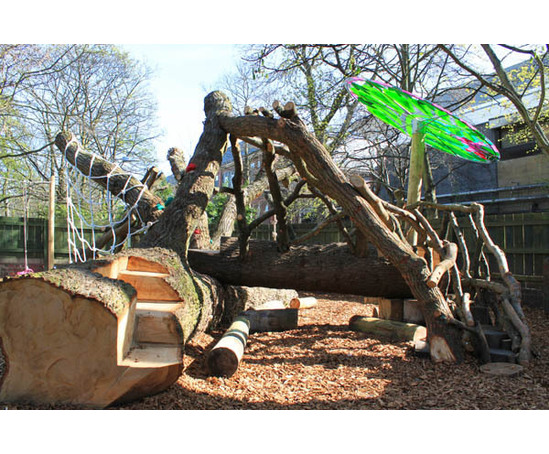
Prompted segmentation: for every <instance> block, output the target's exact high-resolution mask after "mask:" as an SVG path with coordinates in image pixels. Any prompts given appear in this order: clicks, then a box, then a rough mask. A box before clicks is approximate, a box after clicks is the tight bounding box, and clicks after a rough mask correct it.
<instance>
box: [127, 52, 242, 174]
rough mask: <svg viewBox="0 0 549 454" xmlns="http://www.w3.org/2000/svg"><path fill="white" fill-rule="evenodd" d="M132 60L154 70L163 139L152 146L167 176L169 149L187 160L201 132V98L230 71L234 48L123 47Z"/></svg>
mask: <svg viewBox="0 0 549 454" xmlns="http://www.w3.org/2000/svg"><path fill="white" fill-rule="evenodd" d="M121 47H122V48H124V49H125V50H127V51H128V52H129V53H130V54H131V55H132V56H133V57H134V58H137V59H139V60H141V61H144V62H146V63H147V64H148V65H150V66H151V67H152V68H153V70H154V75H153V78H152V80H151V84H150V86H151V90H152V92H153V94H154V95H155V96H156V98H157V102H158V120H159V126H160V127H161V129H163V131H164V135H163V137H161V138H160V139H159V140H157V141H156V142H155V147H156V151H157V155H158V162H157V164H158V165H159V166H160V167H161V169H162V170H164V171H165V172H167V175H170V174H171V171H170V170H169V165H168V163H167V160H166V154H167V151H168V149H169V148H170V147H178V148H180V149H182V150H183V151H184V152H185V156H186V157H187V159H189V157H190V156H191V155H192V153H194V149H195V147H196V144H197V143H198V139H199V138H200V134H202V130H203V123H202V122H203V121H204V118H205V115H204V97H205V96H206V95H207V94H208V93H209V92H210V91H212V90H214V89H216V88H217V87H216V83H217V82H218V81H219V80H220V78H221V77H222V76H223V75H224V74H227V73H229V72H231V71H232V69H233V68H234V66H235V64H236V62H237V60H238V46H236V45H232V44H145V45H136V44H124V45H122V46H121Z"/></svg>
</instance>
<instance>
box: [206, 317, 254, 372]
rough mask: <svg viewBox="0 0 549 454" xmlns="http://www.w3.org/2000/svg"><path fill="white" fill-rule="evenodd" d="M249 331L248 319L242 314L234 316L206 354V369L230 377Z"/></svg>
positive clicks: (242, 352)
mask: <svg viewBox="0 0 549 454" xmlns="http://www.w3.org/2000/svg"><path fill="white" fill-rule="evenodd" d="M249 333H250V321H249V320H248V319H247V318H246V317H243V316H239V317H236V318H235V320H234V322H233V324H232V325H231V326H230V328H229V329H228V330H227V331H226V332H225V334H223V337H222V338H221V339H220V340H219V342H218V343H217V344H216V345H215V347H214V348H213V349H212V350H211V351H210V353H209V355H208V359H207V362H208V369H209V371H210V373H211V374H212V375H216V376H222V377H230V376H231V375H233V374H234V373H235V372H236V370H237V369H238V365H239V364H240V360H241V359H242V355H244V348H245V347H246V343H247V342H248V334H249Z"/></svg>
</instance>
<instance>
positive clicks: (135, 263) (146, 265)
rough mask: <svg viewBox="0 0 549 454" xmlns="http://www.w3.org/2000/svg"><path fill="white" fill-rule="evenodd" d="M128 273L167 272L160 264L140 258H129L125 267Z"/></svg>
mask: <svg viewBox="0 0 549 454" xmlns="http://www.w3.org/2000/svg"><path fill="white" fill-rule="evenodd" d="M126 269H127V270H128V271H149V272H155V273H167V272H168V270H167V268H166V267H165V266H163V265H161V264H160V263H156V262H151V261H149V260H146V259H143V258H141V257H135V256H133V257H130V258H129V260H128V263H127V265H126Z"/></svg>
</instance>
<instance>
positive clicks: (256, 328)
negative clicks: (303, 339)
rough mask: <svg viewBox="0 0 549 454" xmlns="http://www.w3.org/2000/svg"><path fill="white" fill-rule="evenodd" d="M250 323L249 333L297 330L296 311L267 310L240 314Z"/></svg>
mask: <svg viewBox="0 0 549 454" xmlns="http://www.w3.org/2000/svg"><path fill="white" fill-rule="evenodd" d="M240 315H241V316H243V317H246V318H247V319H248V320H249V321H250V332H265V331H286V330H289V329H295V328H297V321H298V310H297V309H269V310H259V311H254V310H250V311H244V312H241V313H240Z"/></svg>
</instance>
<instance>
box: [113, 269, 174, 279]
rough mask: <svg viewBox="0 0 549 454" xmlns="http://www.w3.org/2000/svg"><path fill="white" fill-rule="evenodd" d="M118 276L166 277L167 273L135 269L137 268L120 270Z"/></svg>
mask: <svg viewBox="0 0 549 454" xmlns="http://www.w3.org/2000/svg"><path fill="white" fill-rule="evenodd" d="M118 276H140V277H160V278H164V277H168V276H169V274H168V273H159V272H157V271H140V270H139V271H137V270H122V271H120V272H119V273H118Z"/></svg>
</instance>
